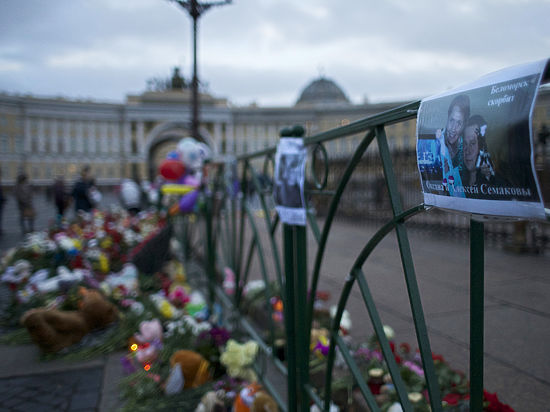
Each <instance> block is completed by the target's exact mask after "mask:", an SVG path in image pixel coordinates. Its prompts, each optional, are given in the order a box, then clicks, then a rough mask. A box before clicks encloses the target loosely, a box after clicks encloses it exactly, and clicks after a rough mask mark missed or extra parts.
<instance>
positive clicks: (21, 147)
mask: <svg viewBox="0 0 550 412" xmlns="http://www.w3.org/2000/svg"><path fill="white" fill-rule="evenodd" d="M24 151H25V138H24V137H23V135H18V136H17V137H16V138H15V152H16V153H23V152H24Z"/></svg>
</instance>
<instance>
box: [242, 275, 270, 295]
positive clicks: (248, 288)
mask: <svg viewBox="0 0 550 412" xmlns="http://www.w3.org/2000/svg"><path fill="white" fill-rule="evenodd" d="M264 289H265V282H264V281H263V280H261V279H259V280H251V281H250V282H248V283H247V284H246V285H245V286H244V290H243V294H244V295H245V296H246V295H247V294H249V293H256V292H259V291H262V290H264Z"/></svg>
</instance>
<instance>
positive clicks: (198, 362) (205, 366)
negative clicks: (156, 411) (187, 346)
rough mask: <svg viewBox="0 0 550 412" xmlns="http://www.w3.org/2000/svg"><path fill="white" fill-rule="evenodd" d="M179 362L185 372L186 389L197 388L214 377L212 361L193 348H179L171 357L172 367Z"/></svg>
mask: <svg viewBox="0 0 550 412" xmlns="http://www.w3.org/2000/svg"><path fill="white" fill-rule="evenodd" d="M176 364H179V365H180V366H181V371H182V373H183V379H184V385H183V387H184V388H185V389H187V388H196V387H198V386H200V385H202V384H204V383H206V382H208V381H209V380H211V379H212V377H211V375H210V370H209V369H210V363H209V362H208V361H207V360H206V359H204V358H203V357H202V356H201V355H200V354H199V353H197V352H194V351H191V350H183V349H182V350H178V351H176V352H174V354H173V355H172V356H171V357H170V367H171V368H173V367H174V366H176Z"/></svg>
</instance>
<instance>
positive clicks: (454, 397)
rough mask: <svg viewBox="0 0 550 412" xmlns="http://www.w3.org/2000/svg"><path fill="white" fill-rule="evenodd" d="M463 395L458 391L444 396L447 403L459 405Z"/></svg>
mask: <svg viewBox="0 0 550 412" xmlns="http://www.w3.org/2000/svg"><path fill="white" fill-rule="evenodd" d="M460 399H461V396H460V394H458V393H448V394H447V395H445V396H444V397H443V399H442V400H443V402H447V405H451V406H454V405H458V402H459V401H460Z"/></svg>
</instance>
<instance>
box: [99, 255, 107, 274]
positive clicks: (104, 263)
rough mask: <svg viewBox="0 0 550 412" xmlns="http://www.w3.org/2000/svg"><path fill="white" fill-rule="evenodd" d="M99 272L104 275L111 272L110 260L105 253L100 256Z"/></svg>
mask: <svg viewBox="0 0 550 412" xmlns="http://www.w3.org/2000/svg"><path fill="white" fill-rule="evenodd" d="M99 270H100V271H101V272H102V273H108V272H109V259H107V256H105V254H103V253H102V254H100V255H99Z"/></svg>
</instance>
